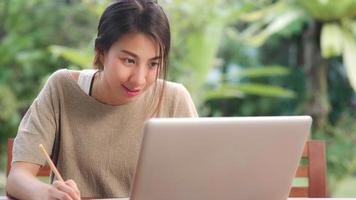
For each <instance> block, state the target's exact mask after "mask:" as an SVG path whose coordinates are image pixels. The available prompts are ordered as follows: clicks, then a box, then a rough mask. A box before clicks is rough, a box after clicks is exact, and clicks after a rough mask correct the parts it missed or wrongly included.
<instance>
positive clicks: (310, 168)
mask: <svg viewBox="0 0 356 200" xmlns="http://www.w3.org/2000/svg"><path fill="white" fill-rule="evenodd" d="M302 160H306V161H307V164H304V165H303V164H300V166H299V167H298V170H297V173H296V177H307V178H308V186H307V187H292V189H291V191H290V193H289V196H290V197H327V187H326V159H325V141H319V140H310V141H308V142H307V143H306V145H305V148H304V152H303V156H302Z"/></svg>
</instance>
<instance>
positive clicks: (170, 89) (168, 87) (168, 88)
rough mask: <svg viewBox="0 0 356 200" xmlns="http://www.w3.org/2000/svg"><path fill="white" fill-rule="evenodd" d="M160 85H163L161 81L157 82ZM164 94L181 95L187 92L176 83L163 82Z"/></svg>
mask: <svg viewBox="0 0 356 200" xmlns="http://www.w3.org/2000/svg"><path fill="white" fill-rule="evenodd" d="M159 81H160V84H162V83H163V80H159ZM164 84H165V85H164V92H165V93H167V94H181V93H186V92H188V90H187V89H186V87H185V86H184V85H183V84H181V83H177V82H172V81H164Z"/></svg>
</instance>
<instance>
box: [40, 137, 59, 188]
mask: <svg viewBox="0 0 356 200" xmlns="http://www.w3.org/2000/svg"><path fill="white" fill-rule="evenodd" d="M39 147H40V149H41V150H42V152H43V153H44V154H45V156H46V159H47V162H48V164H49V166H50V167H51V170H52V171H53V172H54V175H56V177H57V178H58V180H59V181H62V182H64V180H63V178H62V176H61V174H60V173H59V172H58V170H57V168H56V166H54V164H53V162H52V160H51V158H50V157H49V155H48V153H47V151H46V149H45V148H44V146H43V145H42V144H40V145H39Z"/></svg>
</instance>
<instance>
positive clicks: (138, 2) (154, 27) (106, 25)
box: [93, 0, 171, 112]
mask: <svg viewBox="0 0 356 200" xmlns="http://www.w3.org/2000/svg"><path fill="white" fill-rule="evenodd" d="M128 33H143V34H145V35H147V36H149V37H151V38H152V39H153V41H155V42H157V43H158V45H159V56H160V57H161V58H162V60H161V62H160V66H159V70H158V71H159V73H160V74H157V77H161V78H163V80H165V79H166V76H167V62H168V54H169V49H170V46H171V33H170V27H169V22H168V19H167V16H166V14H165V13H164V11H163V9H162V8H161V6H160V5H158V3H157V2H156V1H154V0H117V1H114V2H113V3H112V4H110V5H109V6H108V7H107V8H106V9H105V11H104V13H103V14H102V16H101V17H100V21H99V25H98V34H97V38H96V39H95V52H96V53H95V57H94V61H93V64H94V67H95V68H98V69H99V70H102V69H103V68H104V66H103V63H101V60H100V56H101V55H104V53H106V52H108V51H109V49H110V48H111V46H112V45H113V43H115V42H116V41H118V40H119V39H120V38H121V37H122V36H124V35H125V34H128ZM164 85H165V84H164V82H163V85H162V88H161V89H160V91H161V92H160V95H159V96H160V97H159V101H158V103H157V106H156V107H157V108H156V109H155V112H158V110H159V107H160V104H161V100H162V97H163V89H164ZM155 91H156V89H155Z"/></svg>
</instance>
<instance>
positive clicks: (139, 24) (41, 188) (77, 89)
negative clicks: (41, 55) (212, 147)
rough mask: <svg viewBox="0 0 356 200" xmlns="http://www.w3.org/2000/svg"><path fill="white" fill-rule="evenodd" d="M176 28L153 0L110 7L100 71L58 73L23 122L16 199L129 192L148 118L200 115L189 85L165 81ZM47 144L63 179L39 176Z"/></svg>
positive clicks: (11, 184) (16, 155) (11, 182)
mask: <svg viewBox="0 0 356 200" xmlns="http://www.w3.org/2000/svg"><path fill="white" fill-rule="evenodd" d="M169 49H170V28H169V23H168V20H167V17H166V15H165V14H164V12H163V10H162V9H161V7H160V6H159V5H158V4H157V3H156V2H154V1H149V0H120V1H116V2H114V3H113V4H111V5H110V6H109V7H108V8H106V10H105V11H104V13H103V15H102V16H101V18H100V22H99V26H98V35H97V38H96V40H95V52H96V55H95V58H94V65H95V66H96V69H95V70H83V71H70V70H67V69H61V70H58V71H57V72H55V73H53V74H52V75H51V76H50V78H49V79H48V81H47V83H46V84H45V86H44V88H43V89H42V91H41V92H40V94H39V95H38V97H37V98H36V99H35V100H34V102H33V103H32V105H31V107H30V108H29V110H28V111H27V113H26V115H25V116H24V118H23V119H22V121H21V124H20V126H19V130H18V133H17V136H16V139H15V143H14V149H13V163H12V167H11V171H10V174H9V176H8V181H7V192H8V194H9V195H11V196H14V197H15V198H18V199H36V200H38V199H70V200H78V199H80V196H84V197H96V198H100V197H127V196H128V195H129V190H130V186H131V182H132V178H133V175H134V171H135V165H136V162H137V159H138V152H139V148H140V143H141V138H142V131H143V123H144V121H145V120H146V119H148V118H150V117H196V116H197V112H196V110H195V107H194V104H193V102H192V100H191V97H190V95H189V93H188V91H187V90H186V89H185V88H184V86H182V85H180V84H177V83H172V82H167V81H164V78H165V75H166V70H167V66H166V64H167V58H168V53H169ZM40 143H42V144H44V146H45V147H46V149H47V151H48V152H51V157H52V160H53V161H54V162H55V164H56V166H57V168H58V170H59V171H60V173H61V175H62V176H63V178H64V180H66V181H65V182H60V181H57V180H52V181H53V182H52V184H45V183H42V182H41V181H39V180H38V179H37V178H36V177H35V176H36V173H37V172H38V170H39V168H40V166H42V165H44V164H45V163H46V161H45V157H44V156H43V155H42V153H41V152H40V150H39V148H38V144H40Z"/></svg>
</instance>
